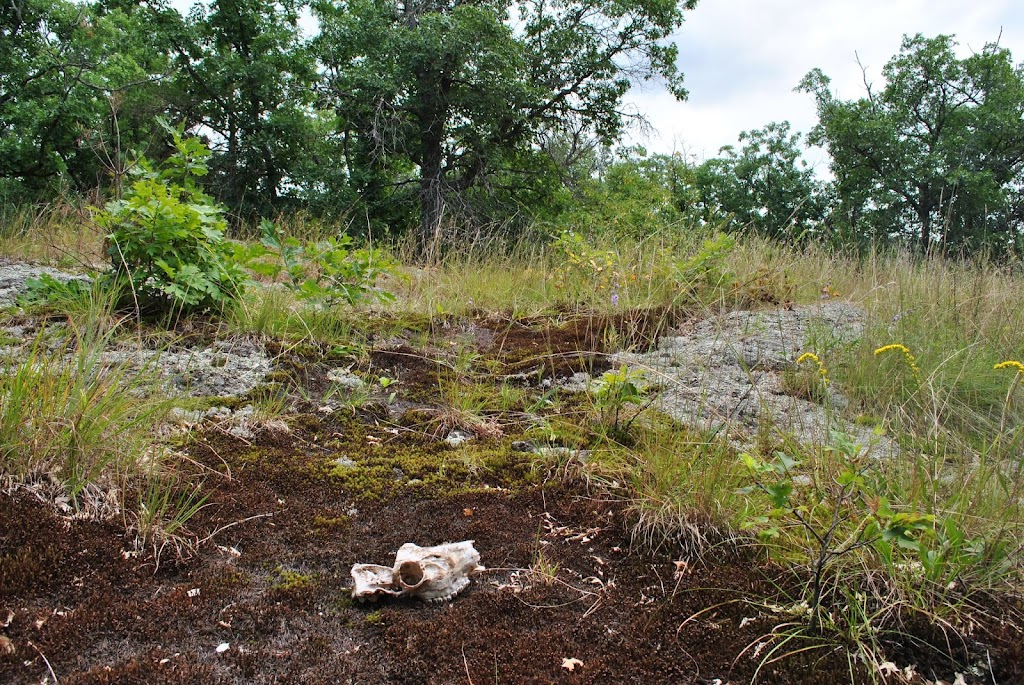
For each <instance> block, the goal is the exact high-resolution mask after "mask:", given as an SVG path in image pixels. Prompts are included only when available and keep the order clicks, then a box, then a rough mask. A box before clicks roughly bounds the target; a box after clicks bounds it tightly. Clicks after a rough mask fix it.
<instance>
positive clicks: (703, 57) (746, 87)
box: [630, 0, 1024, 164]
mask: <svg viewBox="0 0 1024 685" xmlns="http://www.w3.org/2000/svg"><path fill="white" fill-rule="evenodd" d="M1000 30H1001V31H1002V38H1001V39H1000V44H1001V45H1002V46H1003V47H1006V48H1009V49H1010V51H1011V52H1012V53H1013V58H1014V61H1015V62H1016V63H1020V62H1024V1H1022V0H700V2H699V4H698V5H697V8H696V9H695V10H693V11H692V12H687V13H686V23H685V24H684V25H683V28H682V30H680V31H679V33H678V34H676V37H675V38H676V43H677V44H678V46H679V66H680V69H681V70H682V71H683V73H684V74H685V76H686V87H687V90H689V92H690V98H689V100H688V101H687V102H682V103H680V102H677V101H676V100H675V99H674V98H673V97H672V96H671V95H669V94H668V93H667V92H665V91H664V90H663V89H661V88H657V87H654V86H650V85H649V86H647V87H646V88H645V89H643V90H638V89H634V90H633V91H632V93H631V95H630V97H631V99H632V100H633V102H634V103H635V105H636V107H637V108H638V109H639V110H640V111H641V112H642V113H643V114H645V115H646V116H647V118H648V119H649V120H650V121H651V123H652V124H653V125H654V126H655V128H656V129H657V134H656V135H654V136H652V137H651V138H650V139H648V140H647V141H646V143H645V144H646V146H647V148H648V149H650V150H652V151H657V152H672V151H680V152H683V153H685V154H688V155H693V156H694V157H695V158H696V159H697V160H698V161H700V160H702V159H704V158H706V157H714V156H717V154H718V149H719V148H720V147H721V146H723V145H729V144H735V143H736V138H737V136H738V135H739V133H740V131H744V130H751V129H756V128H762V127H763V126H764V125H765V124H767V123H768V122H770V121H783V120H788V121H789V122H790V123H792V124H793V128H794V129H795V130H797V131H801V132H806V131H808V130H809V129H810V128H811V127H812V126H813V125H814V124H815V122H816V116H815V111H814V102H813V98H812V97H811V96H810V95H807V94H804V93H794V92H793V88H794V87H796V85H797V83H799V82H800V79H802V78H803V76H804V75H805V74H806V73H807V72H808V71H810V70H811V69H813V68H815V67H820V68H821V69H822V70H823V71H824V72H825V74H826V75H828V76H829V77H831V79H832V88H833V90H835V91H837V92H838V94H839V96H840V97H842V98H843V99H847V100H848V99H853V98H857V97H860V96H861V95H863V94H864V89H863V85H862V74H861V69H860V67H859V66H858V65H857V56H858V55H859V56H860V61H861V63H862V64H863V65H864V66H865V67H867V69H868V74H869V79H870V80H871V81H872V82H873V83H874V84H875V85H876V86H880V85H881V83H882V80H881V69H882V67H883V66H884V65H885V63H886V62H887V61H888V60H889V58H890V57H892V56H893V55H895V54H896V53H897V52H898V51H899V47H900V42H901V40H902V37H903V35H904V34H915V33H922V34H924V35H925V36H927V37H932V36H935V35H937V34H940V33H947V34H955V35H956V37H957V41H958V42H959V44H960V46H959V51H960V53H961V56H962V55H966V54H969V52H970V51H971V50H974V51H980V50H981V49H982V47H983V46H984V45H985V43H986V42H991V41H995V40H997V39H999V35H1000ZM638 142H643V141H638ZM809 158H810V159H811V160H812V162H813V163H815V164H825V162H824V161H823V160H824V156H823V155H822V154H820V153H819V154H811V155H809Z"/></svg>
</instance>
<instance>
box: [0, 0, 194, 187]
mask: <svg viewBox="0 0 1024 685" xmlns="http://www.w3.org/2000/svg"><path fill="white" fill-rule="evenodd" d="M177 16H178V15H177V12H176V11H175V10H173V9H161V8H157V7H153V6H149V5H145V4H140V5H136V6H134V7H132V6H130V5H128V4H123V5H121V6H117V7H114V6H110V5H101V4H99V3H86V2H67V1H65V0H24V1H20V2H17V3H13V4H12V3H7V4H4V5H2V6H0V27H2V28H0V35H2V36H3V39H2V40H0V179H4V178H9V179H13V180H15V181H16V182H18V183H19V184H21V185H22V186H23V187H24V189H25V190H27V191H29V192H30V193H31V192H38V191H43V190H49V191H50V192H53V191H54V190H59V189H62V188H67V187H71V188H74V189H76V190H79V191H85V190H89V189H91V188H93V187H95V185H96V183H97V181H98V180H99V179H103V178H106V177H108V176H109V177H112V178H113V182H114V184H115V185H117V184H118V183H120V180H121V179H122V177H123V175H124V172H125V164H124V162H125V160H124V159H123V158H122V155H121V150H122V149H129V148H130V147H140V148H141V147H143V146H145V145H148V144H150V143H151V142H154V141H155V140H156V139H157V137H158V135H159V130H158V129H157V127H156V126H154V124H153V113H154V112H161V111H163V109H164V107H165V106H166V102H167V100H166V97H165V94H164V85H163V83H162V81H161V79H156V78H151V77H152V76H154V75H157V74H166V73H167V72H168V71H170V70H171V66H170V59H169V56H168V54H167V52H166V48H167V41H166V38H167V34H166V32H165V31H164V30H163V28H162V26H163V25H164V24H165V23H166V22H168V21H172V17H177ZM45 199H46V200H49V199H50V198H49V197H47V198H45Z"/></svg>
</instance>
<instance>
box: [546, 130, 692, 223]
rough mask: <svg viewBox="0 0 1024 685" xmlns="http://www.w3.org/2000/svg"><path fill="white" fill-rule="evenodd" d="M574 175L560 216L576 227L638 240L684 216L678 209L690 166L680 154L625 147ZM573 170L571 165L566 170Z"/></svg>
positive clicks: (559, 220)
mask: <svg viewBox="0 0 1024 685" xmlns="http://www.w3.org/2000/svg"><path fill="white" fill-rule="evenodd" d="M595 166H599V168H596V169H593V170H591V171H590V173H584V174H581V175H582V176H583V177H582V178H576V179H570V182H571V184H572V185H571V189H572V191H573V197H572V199H570V200H567V201H566V202H565V208H564V210H563V211H562V213H561V214H560V215H559V216H558V217H557V218H556V222H557V224H558V225H561V226H565V227H566V228H567V229H569V230H572V231H576V232H584V233H587V232H591V231H599V232H600V233H601V234H602V235H607V236H614V237H625V236H629V237H632V238H636V239H643V238H647V237H650V236H651V235H653V234H656V233H663V232H669V231H672V230H674V229H676V228H677V227H678V225H679V224H680V223H681V222H682V221H683V219H684V218H690V217H686V216H685V215H684V213H683V212H682V211H681V210H680V206H681V205H682V203H681V202H680V197H681V196H683V195H684V194H685V193H686V192H687V189H688V188H689V187H690V185H691V182H692V179H691V178H690V177H691V170H690V168H689V167H688V166H687V165H686V162H685V161H683V159H682V158H681V157H680V156H679V155H650V156H648V155H647V153H646V151H645V150H643V149H642V148H626V149H625V150H621V151H619V152H618V153H617V155H616V158H615V159H614V160H612V161H611V162H610V163H607V164H600V165H598V164H595ZM567 171H570V170H567Z"/></svg>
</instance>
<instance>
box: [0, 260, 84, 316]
mask: <svg viewBox="0 0 1024 685" xmlns="http://www.w3.org/2000/svg"><path fill="white" fill-rule="evenodd" d="M43 274H47V275H49V276H52V277H53V278H55V279H56V280H58V281H61V282H65V283H66V282H67V281H71V280H76V279H77V280H88V279H87V278H86V277H84V276H78V275H75V274H70V273H67V272H66V271H60V270H59V269H53V268H51V267H48V266H30V265H29V264H19V263H9V262H0V307H13V306H14V305H15V304H17V299H18V295H20V294H21V293H22V292H23V291H24V290H25V281H27V280H28V279H30V278H39V277H40V276H42V275H43Z"/></svg>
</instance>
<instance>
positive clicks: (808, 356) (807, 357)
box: [796, 352, 828, 385]
mask: <svg viewBox="0 0 1024 685" xmlns="http://www.w3.org/2000/svg"><path fill="white" fill-rule="evenodd" d="M806 361H812V362H814V363H815V364H817V365H818V373H819V374H821V382H822V383H824V384H825V385H828V369H827V368H825V365H824V364H823V363H822V362H821V359H819V358H818V355H816V354H814V353H813V352H804V353H803V354H801V355H800V356H799V357H798V358H797V360H796V363H797V365H800V364H803V363H804V362H806Z"/></svg>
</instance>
